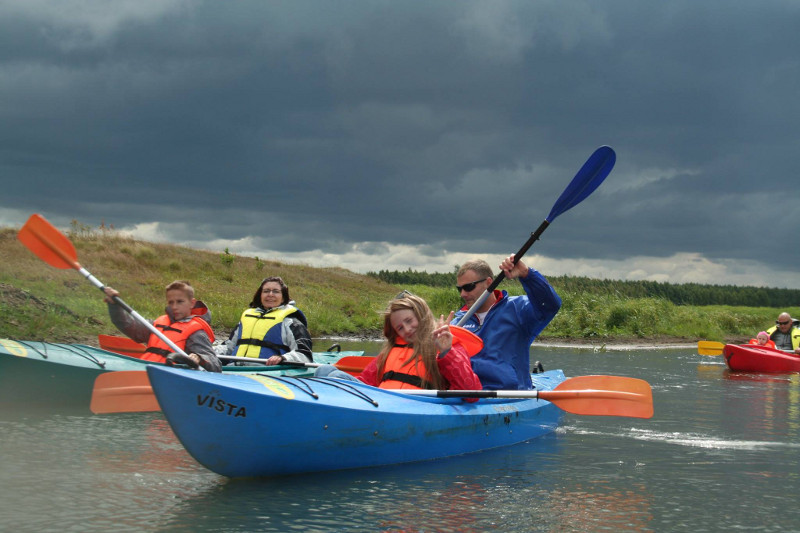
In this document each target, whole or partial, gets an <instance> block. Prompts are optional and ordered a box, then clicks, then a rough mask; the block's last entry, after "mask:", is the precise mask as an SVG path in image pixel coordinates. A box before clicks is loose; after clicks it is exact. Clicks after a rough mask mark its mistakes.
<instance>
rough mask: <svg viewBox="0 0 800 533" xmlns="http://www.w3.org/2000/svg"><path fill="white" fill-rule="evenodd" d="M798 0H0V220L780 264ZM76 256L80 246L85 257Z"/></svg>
mask: <svg viewBox="0 0 800 533" xmlns="http://www.w3.org/2000/svg"><path fill="white" fill-rule="evenodd" d="M799 51H800V2H798V1H797V0H784V1H771V0H752V1H746V2H745V1H735V0H724V1H723V0H703V1H697V0H670V1H668V2H662V1H646V0H604V1H602V2H597V1H585V2H584V1H570V0H552V1H550V0H546V1H533V0H522V1H489V0H476V1H463V2H461V1H459V2H455V1H451V0H447V1H444V0H442V1H437V0H424V1H412V0H403V1H396V0H394V1H366V0H365V1H337V0H317V1H304V0H290V1H289V0H287V1H283V2H270V1H266V0H253V1H249V2H247V1H236V0H231V1H224V2H221V1H219V0H213V1H208V2H195V1H188V0H187V1H184V0H126V1H121V0H117V1H114V2H108V1H106V0H2V1H0V134H1V135H2V143H0V176H2V178H1V179H2V184H3V185H2V188H1V189H0V191H1V192H0V225H2V226H21V225H22V224H23V223H24V222H25V220H26V219H27V218H28V216H29V215H30V214H31V213H40V214H42V215H43V216H45V217H46V218H47V219H49V220H50V221H51V222H53V223H54V224H56V225H57V226H59V227H62V228H67V227H69V223H70V221H71V220H73V219H76V220H78V221H79V222H81V223H83V224H87V225H91V226H95V227H96V226H98V225H99V224H100V223H105V224H107V225H108V224H111V225H113V226H114V227H115V228H116V229H118V230H120V231H126V232H131V233H133V234H134V235H135V236H136V237H139V238H142V239H147V240H153V241H165V242H171V243H180V244H187V245H190V246H193V247H199V248H203V249H208V250H212V251H222V250H224V249H225V248H228V249H229V250H230V251H231V252H232V253H241V254H246V255H257V256H259V257H260V258H268V259H275V260H283V261H289V262H301V263H305V264H310V265H313V266H342V267H344V268H348V269H351V270H354V271H357V272H366V271H370V270H381V269H389V270H395V269H403V270H404V269H407V268H412V269H416V270H427V271H429V272H433V271H439V272H449V271H452V270H453V267H454V265H456V264H458V263H461V262H462V261H464V260H465V259H468V258H472V257H482V258H485V259H487V260H489V261H490V262H491V263H492V266H495V265H497V264H498V263H499V261H500V259H501V258H502V257H504V256H505V255H508V254H511V253H513V252H515V251H516V250H517V249H518V248H519V247H520V246H521V245H522V244H523V243H524V242H525V240H526V239H527V238H528V236H529V235H530V233H531V232H532V231H533V230H535V229H536V228H537V227H538V226H539V224H540V223H541V222H542V220H544V218H545V217H546V216H547V214H548V213H549V211H550V209H551V207H552V206H553V204H554V203H555V200H556V199H557V198H558V196H559V194H560V193H561V191H562V190H563V189H564V188H565V187H566V186H567V184H568V183H569V182H570V180H571V179H572V177H573V176H574V175H575V173H576V172H577V171H578V169H579V168H580V167H581V165H582V164H583V163H584V161H585V160H586V159H587V158H588V157H589V156H590V155H591V153H592V152H593V151H594V150H595V149H596V148H597V147H599V146H601V145H608V146H611V147H612V148H613V149H614V150H615V151H616V154H617V163H616V166H615V168H614V170H613V171H612V172H611V174H610V175H609V177H608V178H607V179H606V181H605V183H604V184H603V185H601V186H600V188H599V189H598V190H597V191H596V192H595V193H593V194H592V195H591V196H589V197H588V198H587V199H586V200H584V201H583V202H582V203H580V204H579V205H577V206H576V207H574V208H573V209H572V210H570V211H568V212H566V213H564V214H563V215H561V216H560V217H559V218H557V219H556V220H555V221H554V222H553V224H552V225H551V226H550V227H549V228H548V229H547V231H546V232H545V233H544V234H543V236H542V239H541V241H539V242H537V243H536V244H535V245H534V246H533V247H532V248H531V249H530V251H529V252H528V255H526V257H525V261H526V262H527V263H528V264H529V265H531V266H534V267H535V268H537V269H538V270H540V271H542V272H543V273H544V274H545V275H561V274H570V275H586V276H591V277H598V278H613V279H629V280H638V279H647V280H656V281H669V282H673V283H684V282H699V283H721V284H729V283H731V284H737V285H766V286H774V287H790V288H800V268H798V265H800V243H798V237H799V236H800V192H799V191H800V176H798V172H797V170H796V169H797V167H798V163H800V55H798V53H799ZM87 268H90V269H91V265H87Z"/></svg>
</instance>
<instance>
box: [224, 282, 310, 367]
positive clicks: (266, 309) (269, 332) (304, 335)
mask: <svg viewBox="0 0 800 533" xmlns="http://www.w3.org/2000/svg"><path fill="white" fill-rule="evenodd" d="M225 344H226V353H227V354H228V355H235V356H236V357H255V358H259V359H266V360H267V365H279V364H281V363H282V362H284V361H295V362H301V363H311V362H313V355H312V351H311V348H312V343H311V335H310V334H309V333H308V321H307V320H306V317H305V315H304V314H303V312H302V311H301V310H300V309H298V308H297V307H295V305H294V301H293V300H292V299H291V298H290V297H289V287H288V286H287V285H286V283H284V282H283V279H281V278H280V277H277V276H274V277H271V278H266V279H264V280H262V281H261V284H260V285H259V286H258V290H256V292H255V294H254V295H253V300H252V301H251V302H250V306H249V307H248V308H247V309H245V310H244V312H243V313H242V316H241V318H240V319H239V325H237V326H236V329H235V330H233V333H231V335H230V338H229V339H228V341H227V342H226V343H225Z"/></svg>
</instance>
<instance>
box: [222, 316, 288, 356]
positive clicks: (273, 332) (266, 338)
mask: <svg viewBox="0 0 800 533" xmlns="http://www.w3.org/2000/svg"><path fill="white" fill-rule="evenodd" d="M297 312H299V310H298V309H297V308H296V307H293V306H291V305H284V306H281V307H276V308H274V309H270V310H269V311H264V310H263V309H259V308H255V307H250V308H249V309H245V311H244V312H243V313H242V317H241V318H240V319H239V327H240V335H239V340H238V341H237V343H236V357H253V358H259V359H269V358H270V357H272V356H273V355H282V354H285V353H286V352H289V351H291V348H290V347H289V346H286V345H285V344H283V339H282V338H281V327H280V326H281V324H283V320H284V319H285V318H286V317H288V316H289V315H292V314H294V313H297ZM276 326H277V327H276Z"/></svg>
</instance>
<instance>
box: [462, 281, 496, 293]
mask: <svg viewBox="0 0 800 533" xmlns="http://www.w3.org/2000/svg"><path fill="white" fill-rule="evenodd" d="M487 279H489V278H483V279H479V280H477V281H470V282H469V283H465V284H463V285H456V289H457V290H458V292H461V291H467V292H472V291H474V290H475V286H476V285H477V284H478V283H483V282H484V281H486V280H487Z"/></svg>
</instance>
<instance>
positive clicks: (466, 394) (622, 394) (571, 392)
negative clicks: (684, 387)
mask: <svg viewBox="0 0 800 533" xmlns="http://www.w3.org/2000/svg"><path fill="white" fill-rule="evenodd" d="M398 392H402V393H404V394H413V395H418V396H434V397H437V398H537V399H540V400H547V401H549V402H552V403H554V404H555V405H557V406H558V407H560V408H561V409H563V410H564V411H566V412H568V413H573V414H576V415H595V416H628V417H632V418H651V417H652V416H653V391H652V389H651V388H650V384H649V383H647V382H646V381H644V380H642V379H637V378H626V377H619V376H578V377H574V378H569V379H567V380H565V381H563V382H562V383H560V384H559V385H558V386H557V387H556V388H555V389H553V390H551V391H537V390H426V389H403V390H402V391H398Z"/></svg>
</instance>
